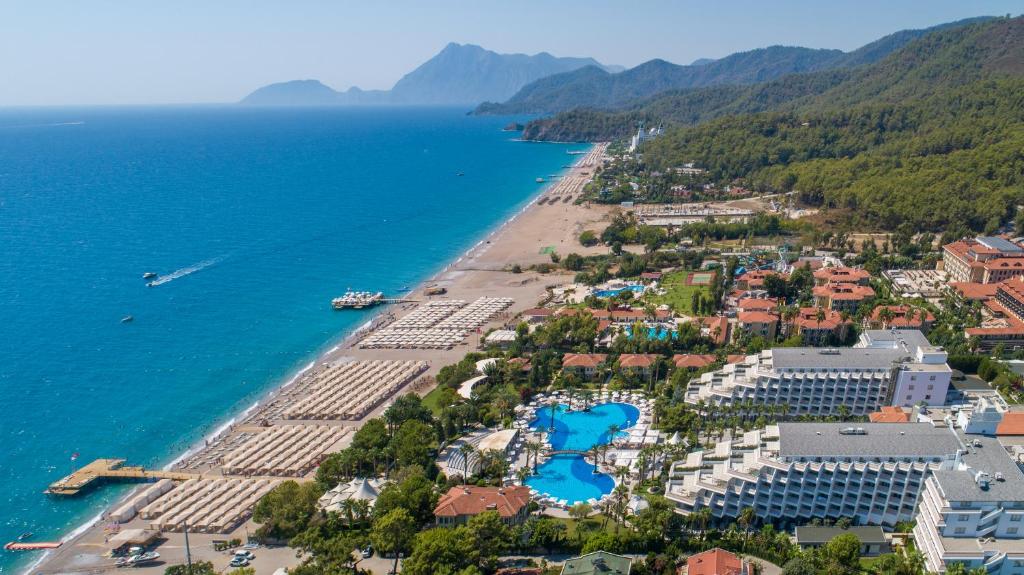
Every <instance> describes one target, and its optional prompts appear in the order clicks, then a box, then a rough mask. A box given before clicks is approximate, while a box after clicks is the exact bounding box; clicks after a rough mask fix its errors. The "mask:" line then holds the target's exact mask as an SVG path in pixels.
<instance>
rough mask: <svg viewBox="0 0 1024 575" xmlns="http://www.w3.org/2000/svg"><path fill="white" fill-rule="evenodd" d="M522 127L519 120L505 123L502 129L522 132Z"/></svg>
mask: <svg viewBox="0 0 1024 575" xmlns="http://www.w3.org/2000/svg"><path fill="white" fill-rule="evenodd" d="M523 128H524V126H523V125H522V124H520V123H519V122H512V123H510V124H508V125H506V126H505V127H504V128H502V131H504V132H522V131H523Z"/></svg>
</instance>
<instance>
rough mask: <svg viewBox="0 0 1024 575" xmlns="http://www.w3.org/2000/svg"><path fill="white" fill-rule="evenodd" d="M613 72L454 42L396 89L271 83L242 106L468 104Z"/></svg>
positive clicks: (577, 61) (582, 61)
mask: <svg viewBox="0 0 1024 575" xmlns="http://www.w3.org/2000/svg"><path fill="white" fill-rule="evenodd" d="M584 67H586V68H592V69H595V70H601V71H604V72H607V73H611V72H618V71H621V70H622V68H621V67H618V66H605V65H603V64H601V63H599V62H598V61H597V60H594V59H593V58H559V57H556V56H552V55H551V54H548V53H547V52H541V53H539V54H535V55H532V56H530V55H526V54H498V53H496V52H492V51H490V50H485V49H483V48H481V47H480V46H474V45H472V44H456V43H451V44H448V45H447V46H445V47H444V49H443V50H441V51H440V52H439V53H438V54H437V55H435V56H434V57H433V58H431V59H430V60H427V61H426V62H424V63H423V64H422V65H420V66H419V67H417V68H416V69H415V70H413V71H411V72H409V73H408V74H406V75H405V76H403V77H402V78H401V79H400V80H399V81H398V82H396V83H395V85H394V86H393V87H392V88H391V89H390V90H360V89H359V88H356V87H353V88H349V89H348V90H346V91H344V92H339V91H337V90H334V89H332V88H331V87H329V86H326V85H325V84H323V83H321V82H319V81H318V80H293V81H290V82H281V83H277V84H270V85H269V86H264V87H262V88H259V89H257V90H256V91H254V92H252V93H251V94H249V95H248V96H246V97H245V98H243V99H242V101H241V102H240V103H241V104H246V105H253V106H325V105H435V106H436V105H466V106H475V105H477V104H479V103H480V102H485V101H492V100H505V99H507V98H509V97H510V96H512V95H513V94H515V93H516V92H517V91H518V90H519V89H520V88H522V87H523V86H525V85H527V84H529V83H530V82H533V81H535V80H538V79H540V78H543V77H546V76H551V75H553V74H560V73H564V72H568V71H572V70H576V69H578V68H584Z"/></svg>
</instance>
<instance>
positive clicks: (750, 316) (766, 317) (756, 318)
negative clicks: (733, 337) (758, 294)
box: [736, 311, 779, 323]
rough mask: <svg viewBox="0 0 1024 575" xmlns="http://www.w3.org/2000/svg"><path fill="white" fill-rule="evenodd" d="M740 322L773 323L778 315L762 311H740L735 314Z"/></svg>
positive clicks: (777, 318) (777, 319)
mask: <svg viewBox="0 0 1024 575" xmlns="http://www.w3.org/2000/svg"><path fill="white" fill-rule="evenodd" d="M736 317H737V318H739V320H740V323H775V322H777V321H779V316H777V315H775V314H773V313H768V312H763V311H741V312H740V313H739V314H737V316H736Z"/></svg>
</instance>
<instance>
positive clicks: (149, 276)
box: [142, 272, 156, 280]
mask: <svg viewBox="0 0 1024 575" xmlns="http://www.w3.org/2000/svg"><path fill="white" fill-rule="evenodd" d="M155 277H156V272H146V273H144V274H142V279H144V280H151V279H153V278H155Z"/></svg>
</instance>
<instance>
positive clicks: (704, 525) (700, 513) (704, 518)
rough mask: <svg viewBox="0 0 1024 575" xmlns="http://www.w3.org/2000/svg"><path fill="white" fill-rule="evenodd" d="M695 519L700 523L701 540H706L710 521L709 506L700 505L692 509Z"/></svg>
mask: <svg viewBox="0 0 1024 575" xmlns="http://www.w3.org/2000/svg"><path fill="white" fill-rule="evenodd" d="M693 513H694V516H695V519H694V520H695V521H696V522H697V524H698V525H700V531H701V535H700V538H701V541H707V538H708V523H710V522H711V508H710V507H701V508H700V509H698V510H697V511H694V512H693Z"/></svg>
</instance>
